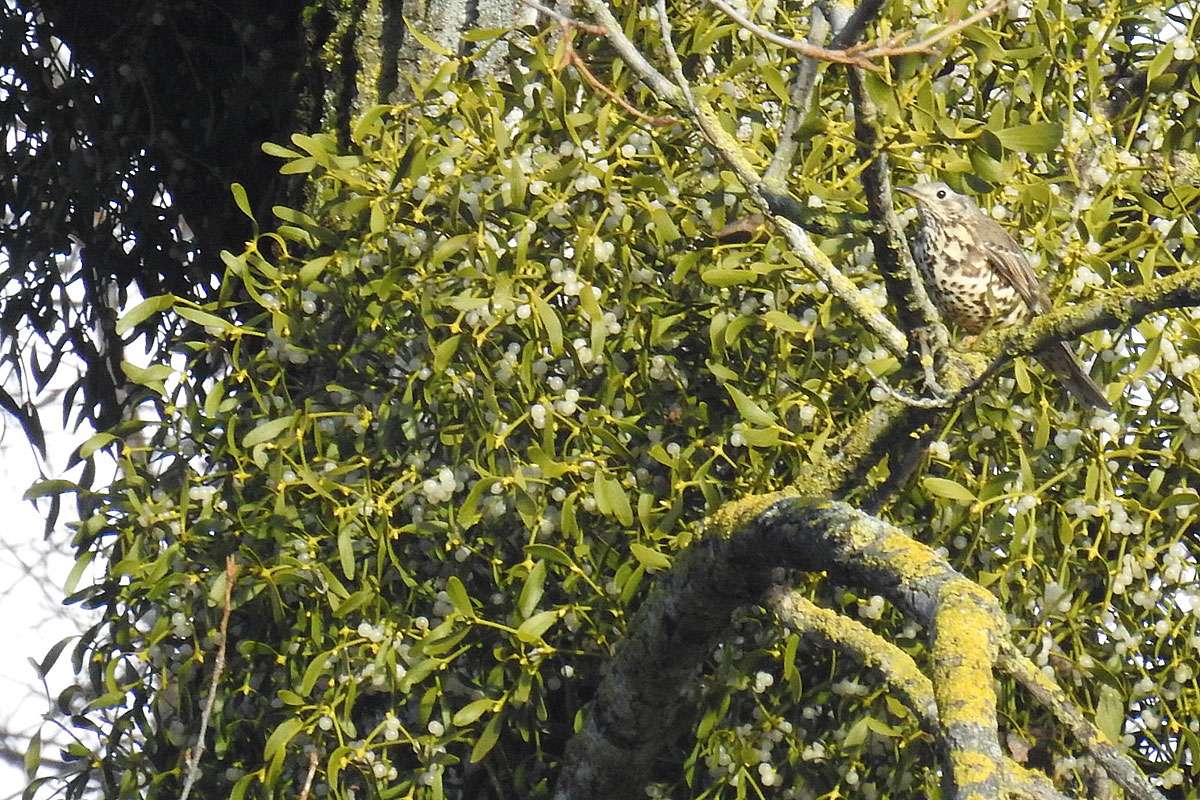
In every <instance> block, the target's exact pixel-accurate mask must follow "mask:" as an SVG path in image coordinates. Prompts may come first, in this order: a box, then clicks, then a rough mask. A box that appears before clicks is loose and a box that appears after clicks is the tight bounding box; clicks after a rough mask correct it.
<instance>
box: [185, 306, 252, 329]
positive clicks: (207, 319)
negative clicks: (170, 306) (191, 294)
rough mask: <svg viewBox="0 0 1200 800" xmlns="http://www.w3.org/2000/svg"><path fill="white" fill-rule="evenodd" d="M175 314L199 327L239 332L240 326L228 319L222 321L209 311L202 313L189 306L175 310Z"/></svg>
mask: <svg viewBox="0 0 1200 800" xmlns="http://www.w3.org/2000/svg"><path fill="white" fill-rule="evenodd" d="M175 313H176V314H178V315H179V316H181V317H183V318H184V319H186V320H190V321H192V322H194V323H196V324H197V325H203V326H204V327H205V328H216V329H217V330H220V331H226V332H229V333H232V332H234V331H237V330H238V326H237V325H234V324H233V323H232V322H230V321H229V320H227V319H222V318H221V317H218V316H217V315H216V314H210V313H208V312H207V311H201V310H200V309H198V308H190V307H188V306H179V307H178V308H176V309H175Z"/></svg>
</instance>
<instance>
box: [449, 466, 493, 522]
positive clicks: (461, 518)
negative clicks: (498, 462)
mask: <svg viewBox="0 0 1200 800" xmlns="http://www.w3.org/2000/svg"><path fill="white" fill-rule="evenodd" d="M496 483H497V479H496V478H480V479H479V480H477V481H475V485H474V486H472V487H471V491H469V492H467V497H466V499H465V500H463V504H462V507H461V508H459V509H458V516H457V518H456V519H457V521H458V524H459V525H460V526H461V527H462V528H464V529H465V528H469V527H471V526H472V525H474V524H475V523H476V522H479V518H480V516H481V515H480V513H479V500H480V498H482V497H483V495H484V494H485V493H486V492H489V491H491V488H492V486H494V485H495V484H496Z"/></svg>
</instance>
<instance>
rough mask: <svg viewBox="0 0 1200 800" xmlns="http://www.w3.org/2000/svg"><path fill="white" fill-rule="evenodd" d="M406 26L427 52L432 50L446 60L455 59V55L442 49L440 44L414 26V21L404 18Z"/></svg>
mask: <svg viewBox="0 0 1200 800" xmlns="http://www.w3.org/2000/svg"><path fill="white" fill-rule="evenodd" d="M404 24H405V25H407V26H408V32H409V33H411V34H412V35H413V38H414V39H416V40H417V42H418V43H419V44H420V45H421V46H422V47H424V48H425V49H426V50H432V51H433V52H435V53H437V54H438V55H439V56H443V57H445V58H453V57H454V53H452V52H450V51H449V50H447V49H446V48H445V47H442V46H441V45H440V44H438V43H437V42H435V41H434V40H433V39H430V38H429V37H428V36H426V35H425V34H423V33H421V31H420V30H418V29H417V26H416V25H414V24H413V23H412V20H410V19H409V18H408V17H405V18H404Z"/></svg>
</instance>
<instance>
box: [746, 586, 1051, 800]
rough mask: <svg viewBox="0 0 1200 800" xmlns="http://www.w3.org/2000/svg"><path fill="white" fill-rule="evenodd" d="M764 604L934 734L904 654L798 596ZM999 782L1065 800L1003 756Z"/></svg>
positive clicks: (928, 701)
mask: <svg viewBox="0 0 1200 800" xmlns="http://www.w3.org/2000/svg"><path fill="white" fill-rule="evenodd" d="M767 604H768V606H769V607H770V608H771V610H772V611H774V612H775V615H776V616H777V617H778V618H779V621H780V622H781V623H782V624H783V625H784V626H785V627H787V628H789V629H791V630H792V631H793V632H795V633H797V634H799V635H800V636H801V637H802V638H803V639H805V640H808V641H811V642H812V643H814V644H815V645H817V646H818V647H822V648H830V649H834V650H837V651H838V652H840V653H844V654H846V655H849V656H850V657H852V658H854V659H855V660H857V661H858V662H859V663H861V664H863V665H864V666H867V667H870V668H871V669H874V670H875V671H876V672H878V673H879V675H880V677H881V678H882V679H883V684H884V686H886V687H887V690H888V694H889V695H890V696H893V697H895V698H896V699H898V700H899V701H900V702H901V703H903V704H904V706H905V708H907V709H908V710H909V711H911V712H912V713H913V715H914V716H915V717H916V718H917V722H918V723H919V724H920V726H921V730H923V731H925V732H926V733H928V734H930V735H931V736H933V737H935V738H936V737H937V736H939V735H940V733H941V721H940V720H939V719H938V709H937V701H936V700H935V699H934V692H933V682H932V681H930V680H929V678H928V677H926V676H925V674H924V673H923V672H921V670H920V668H919V667H917V664H916V662H915V661H913V660H912V657H911V656H909V655H908V653H906V652H904V651H903V650H901V649H900V648H899V647H897V646H896V645H894V644H892V643H891V642H889V641H888V640H887V639H884V638H883V637H882V636H879V635H878V634H876V633H874V632H873V631H871V630H870V629H868V628H867V627H866V626H865V625H863V624H862V623H860V622H857V621H855V620H853V619H850V618H849V617H846V616H843V615H841V614H838V613H837V612H835V611H831V610H829V609H827V608H821V607H820V606H818V605H816V604H815V603H813V602H812V601H810V600H808V599H807V598H806V597H804V595H802V594H800V592H797V591H794V590H790V589H785V588H784V587H780V586H777V587H775V588H773V589H772V590H771V591H770V592H769V594H768V597H767ZM1002 781H1003V784H1004V787H1005V788H1006V789H1010V790H1012V791H1015V792H1019V793H1022V794H1024V795H1026V796H1028V797H1031V798H1033V800H1066V796H1065V795H1063V794H1062V793H1061V792H1059V791H1058V790H1057V789H1056V788H1055V787H1054V784H1053V783H1051V782H1050V779H1049V778H1048V777H1046V776H1045V775H1043V774H1041V773H1039V772H1034V771H1031V770H1027V769H1025V768H1024V767H1022V766H1020V765H1019V764H1017V763H1016V762H1015V761H1013V760H1012V759H1011V758H1008V757H1005V759H1004V772H1003V777H1002Z"/></svg>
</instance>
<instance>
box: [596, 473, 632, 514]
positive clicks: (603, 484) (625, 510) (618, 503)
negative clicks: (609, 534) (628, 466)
mask: <svg viewBox="0 0 1200 800" xmlns="http://www.w3.org/2000/svg"><path fill="white" fill-rule="evenodd" d="M592 492H593V493H594V495H595V497H596V508H597V509H599V511H600V513H601V514H604V515H605V516H610V517H616V518H617V520H618V521H619V522H620V523H621V524H622V525H626V526H628V525H632V524H633V507H632V506H630V505H629V495H627V494H625V490H624V489H623V488H621V483H620V482H619V481H618V480H616V479H615V478H606V477H604V475H602V474H601V473H599V472H597V473H596V477H595V478H594V479H593V481H592Z"/></svg>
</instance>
